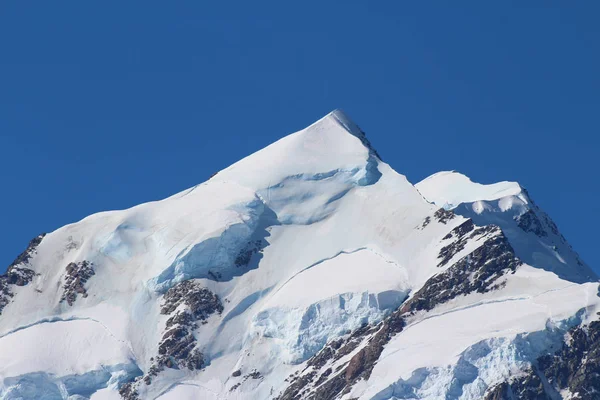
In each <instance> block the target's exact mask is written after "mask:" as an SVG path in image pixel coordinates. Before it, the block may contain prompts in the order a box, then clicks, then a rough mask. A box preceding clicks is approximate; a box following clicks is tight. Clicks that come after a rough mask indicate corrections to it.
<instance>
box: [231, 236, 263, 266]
mask: <svg viewBox="0 0 600 400" xmlns="http://www.w3.org/2000/svg"><path fill="white" fill-rule="evenodd" d="M264 247H265V244H264V243H263V240H262V239H257V240H254V241H251V242H248V244H247V245H246V246H245V247H244V248H243V249H242V250H241V251H240V252H239V253H238V255H237V257H236V258H235V261H234V263H235V266H236V267H238V268H240V267H246V266H248V264H250V261H251V260H252V256H253V255H254V254H258V253H262V251H263V249H264Z"/></svg>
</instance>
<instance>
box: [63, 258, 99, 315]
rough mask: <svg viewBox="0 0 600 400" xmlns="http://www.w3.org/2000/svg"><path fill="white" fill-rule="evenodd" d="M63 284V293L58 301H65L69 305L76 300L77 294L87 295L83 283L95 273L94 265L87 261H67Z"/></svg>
mask: <svg viewBox="0 0 600 400" xmlns="http://www.w3.org/2000/svg"><path fill="white" fill-rule="evenodd" d="M66 271H67V273H66V274H65V278H64V281H65V283H64V284H63V295H62V297H61V298H60V301H61V302H63V301H66V302H67V303H68V304H69V305H70V306H72V305H73V303H75V300H77V295H78V294H80V295H81V296H82V297H84V298H85V297H88V293H87V290H86V288H85V286H84V285H85V283H86V282H87V281H88V280H89V279H90V278H91V277H92V276H94V275H95V272H94V266H93V264H92V263H91V262H89V261H81V262H78V263H69V265H67V268H66Z"/></svg>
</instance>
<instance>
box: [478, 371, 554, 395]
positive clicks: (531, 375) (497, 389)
mask: <svg viewBox="0 0 600 400" xmlns="http://www.w3.org/2000/svg"><path fill="white" fill-rule="evenodd" d="M552 398H553V397H550V396H549V395H548V394H547V392H546V390H545V389H544V385H543V383H542V379H541V378H540V376H539V375H538V374H537V373H536V372H534V371H533V370H528V371H527V372H526V373H525V375H522V376H518V377H515V378H513V379H511V380H510V382H502V383H500V384H499V385H496V386H494V387H493V388H492V389H490V390H489V391H488V392H487V393H486V395H485V397H484V400H514V399H519V400H552Z"/></svg>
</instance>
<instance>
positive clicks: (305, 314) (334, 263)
mask: <svg viewBox="0 0 600 400" xmlns="http://www.w3.org/2000/svg"><path fill="white" fill-rule="evenodd" d="M597 293H598V283H597V278H596V277H595V275H594V274H593V273H592V272H591V270H590V269H589V268H588V267H587V266H586V265H585V264H584V263H583V261H581V260H580V259H579V257H578V256H577V254H576V253H575V252H574V251H573V250H572V249H571V248H570V246H569V245H568V243H567V242H566V240H565V239H564V238H563V237H562V236H561V235H560V233H559V232H558V230H557V228H556V226H555V225H554V223H553V222H552V221H551V220H550V219H549V217H548V216H547V215H546V214H545V213H543V211H541V210H540V209H539V208H538V207H537V206H536V205H535V204H534V203H533V202H532V201H531V200H530V198H529V196H528V194H527V193H526V192H525V191H524V190H523V189H522V188H521V187H520V186H519V185H518V184H515V183H499V184H495V185H479V184H475V183H473V182H471V181H470V180H469V179H468V178H466V177H465V176H463V175H460V174H457V173H439V174H436V175H434V176H432V177H430V178H427V179H426V180H424V181H423V182H421V183H419V184H417V185H415V186H413V185H412V184H411V183H410V182H408V181H407V179H406V178H405V177H404V176H402V175H400V174H398V173H397V172H395V171H394V170H393V169H391V168H390V167H389V166H388V165H387V164H385V163H384V162H382V161H381V159H380V157H379V156H378V154H377V152H376V151H375V149H374V148H373V147H372V146H371V144H370V143H369V141H368V140H367V138H366V137H365V135H364V133H363V132H362V131H361V130H360V128H359V127H358V126H357V125H356V124H354V123H353V122H352V121H351V120H350V119H349V118H348V117H347V116H346V115H345V114H344V113H343V112H341V111H339V110H337V111H334V112H332V113H330V114H329V115H327V116H325V117H324V118H322V119H321V120H319V121H317V122H316V123H314V124H313V125H311V126H309V127H308V128H306V129H304V130H302V131H299V132H296V133H294V134H291V135H289V136H286V137H284V138H283V139H281V140H279V141H277V142H275V143H273V144H272V145H270V146H268V147H266V148H264V149H263V150H261V151H259V152H257V153H254V154H252V155H250V156H248V157H246V158H244V159H243V160H241V161H239V162H237V163H235V164H233V165H232V166H230V167H229V168H226V169H225V170H223V171H220V172H219V173H217V174H216V175H215V176H213V177H212V178H211V179H210V180H208V181H207V182H204V183H202V184H199V185H197V186H195V187H193V188H191V189H188V190H185V191H183V192H181V193H178V194H175V195H174V196H171V197H169V198H167V199H164V200H162V201H157V202H152V203H146V204H142V205H139V206H136V207H133V208H131V209H128V210H122V211H111V212H103V213H99V214H95V215H92V216H90V217H87V218H85V219H83V220H82V221H79V222H77V223H74V224H71V225H67V226H65V227H63V228H60V229H58V230H57V231H55V232H52V233H50V234H48V235H46V236H44V237H40V238H38V239H36V240H34V241H32V243H30V246H29V247H28V248H27V250H26V251H25V252H24V253H23V254H22V255H21V256H20V257H19V258H18V259H17V260H15V263H13V265H12V266H11V267H10V268H9V270H8V272H7V274H5V275H4V276H2V277H1V278H0V306H2V305H3V308H2V307H0V311H1V314H0V364H1V366H0V382H1V383H0V398H5V399H17V398H22V399H37V398H46V399H82V398H91V399H95V400H98V399H118V398H125V399H129V400H131V399H163V400H168V399H185V398H190V399H191V398H207V399H274V398H278V399H280V400H283V399H292V398H294V399H298V398H307V399H308V398H310V399H334V398H345V399H350V398H360V399H394V398H418V399H450V398H452V399H459V398H460V399H480V398H483V396H486V395H487V394H488V393H490V391H492V390H495V389H494V388H495V387H496V386H497V385H500V384H502V383H503V382H505V381H506V382H512V381H510V379H512V378H513V377H515V376H521V375H523V374H526V373H527V371H528V368H531V366H532V365H536V363H537V361H536V360H537V358H538V357H540V356H542V355H543V354H546V353H548V352H551V351H555V350H556V349H557V348H559V347H560V345H561V343H563V338H564V336H565V334H567V333H568V332H569V329H574V328H576V327H579V326H585V325H586V324H591V323H593V321H595V312H596V308H597V307H598V301H599V298H598V296H597ZM511 384H512V385H513V386H514V384H513V383H511ZM552 385H553V383H552V382H550V381H548V382H547V383H546V386H548V387H550V386H552ZM557 390H558V389H557ZM561 390H562V389H561ZM565 390H566V389H565ZM565 393H567V392H565Z"/></svg>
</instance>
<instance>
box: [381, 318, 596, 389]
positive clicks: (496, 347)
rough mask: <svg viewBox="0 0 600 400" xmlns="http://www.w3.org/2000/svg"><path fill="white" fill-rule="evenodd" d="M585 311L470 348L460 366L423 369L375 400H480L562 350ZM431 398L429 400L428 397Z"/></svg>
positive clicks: (460, 361)
mask: <svg viewBox="0 0 600 400" xmlns="http://www.w3.org/2000/svg"><path fill="white" fill-rule="evenodd" d="M584 313H585V310H580V311H579V312H578V313H577V314H576V315H574V316H573V317H571V318H568V319H566V320H564V321H560V322H558V323H551V322H548V323H547V324H546V329H544V330H541V331H537V332H533V333H524V334H519V335H517V336H516V337H515V338H514V339H509V338H492V339H486V340H482V341H480V342H477V343H475V344H474V345H472V346H471V347H469V348H467V349H466V350H465V351H464V352H463V353H462V354H461V355H460V358H459V359H458V361H457V363H456V365H453V366H445V367H433V368H419V369H417V370H415V371H414V372H413V373H412V375H411V377H410V378H408V379H406V380H404V379H400V380H398V381H397V382H395V383H393V384H392V385H390V386H388V387H387V388H385V389H384V390H382V391H380V392H379V393H378V394H376V395H375V396H373V398H372V400H400V399H421V398H431V397H430V396H431V395H432V394H433V393H435V395H436V396H437V397H436V398H440V399H445V400H458V399H461V400H479V399H482V398H483V396H484V395H485V393H486V391H487V389H488V388H490V387H493V386H494V385H496V384H498V383H500V382H502V381H504V380H506V379H508V378H510V377H511V376H512V375H514V373H515V371H517V370H523V369H524V368H528V367H530V366H531V365H532V363H535V361H536V360H537V359H538V358H539V357H540V356H541V355H542V354H546V353H548V352H554V351H556V350H558V349H559V348H560V347H561V346H562V343H563V338H564V335H565V333H566V332H567V331H568V330H569V329H571V328H572V327H574V326H576V325H579V324H581V321H582V316H583V315H584ZM428 396H429V397H428Z"/></svg>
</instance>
